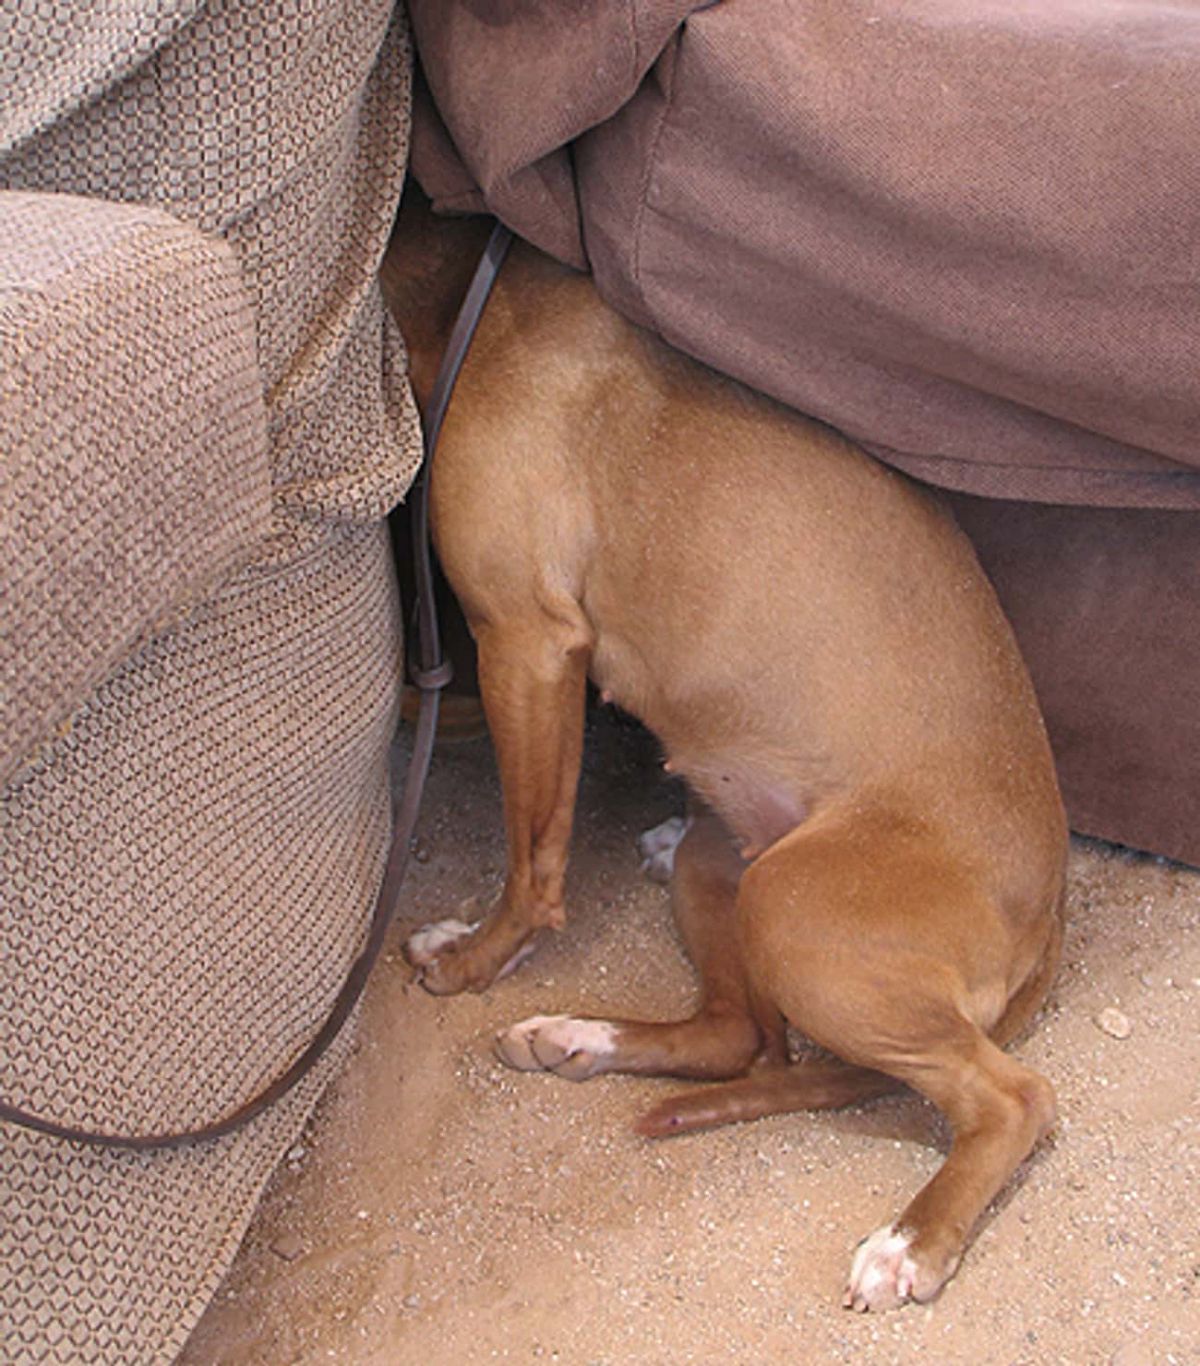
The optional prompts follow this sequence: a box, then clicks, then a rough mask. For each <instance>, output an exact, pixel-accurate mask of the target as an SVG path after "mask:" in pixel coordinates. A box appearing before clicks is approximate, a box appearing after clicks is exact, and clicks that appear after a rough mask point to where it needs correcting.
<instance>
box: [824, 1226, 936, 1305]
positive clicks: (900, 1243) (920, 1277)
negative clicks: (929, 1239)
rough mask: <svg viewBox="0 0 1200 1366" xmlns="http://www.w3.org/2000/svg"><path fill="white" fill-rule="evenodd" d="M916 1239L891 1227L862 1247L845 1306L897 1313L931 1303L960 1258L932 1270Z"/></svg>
mask: <svg viewBox="0 0 1200 1366" xmlns="http://www.w3.org/2000/svg"><path fill="white" fill-rule="evenodd" d="M913 1243H914V1235H913V1234H912V1233H911V1232H909V1231H908V1230H907V1229H902V1228H897V1227H896V1226H895V1225H894V1224H889V1225H887V1226H886V1227H884V1228H877V1229H876V1230H875V1232H874V1233H872V1234H871V1235H870V1237H867V1238H864V1239H863V1240H862V1242H861V1243H859V1245H858V1248H857V1250H856V1251H855V1253H854V1260H853V1262H852V1263H851V1264H850V1280H849V1283H848V1284H847V1286H846V1293H845V1295H844V1296H843V1297H842V1304H843V1305H844V1306H845V1307H846V1308H847V1309H857V1310H859V1311H860V1312H865V1311H866V1310H868V1309H896V1308H898V1307H899V1306H900V1305H902V1304H907V1303H908V1302H909V1300H916V1301H918V1302H920V1303H924V1302H925V1301H926V1300H931V1299H933V1297H934V1296H935V1295H936V1294H937V1292H938V1291H939V1290H940V1289H941V1288H942V1286H943V1285H944V1284H945V1283H946V1281H947V1280H949V1278H950V1277H951V1276H952V1275H953V1274H954V1270H955V1267H957V1265H958V1258H957V1257H955V1258H953V1259H952V1260H951V1262H950V1264H949V1265H946V1266H942V1267H940V1268H935V1267H931V1266H929V1265H927V1264H926V1260H927V1259H926V1260H923V1259H922V1257H921V1254H920V1252H919V1251H918V1250H917V1249H915V1248H914V1247H913Z"/></svg>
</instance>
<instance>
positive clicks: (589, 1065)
mask: <svg viewBox="0 0 1200 1366" xmlns="http://www.w3.org/2000/svg"><path fill="white" fill-rule="evenodd" d="M615 1039H616V1027H615V1026H614V1025H612V1024H610V1023H609V1022H608V1021H607V1020H577V1019H573V1018H572V1017H571V1016H569V1015H534V1016H533V1017H532V1018H530V1019H528V1020H522V1021H521V1023H520V1024H515V1025H513V1026H512V1028H511V1029H507V1030H505V1031H504V1033H503V1034H499V1035H497V1037H496V1056H497V1057H498V1058H499V1059H500V1061H501V1062H503V1063H505V1064H506V1065H507V1066H509V1067H514V1068H516V1069H517V1070H518V1071H521V1072H553V1073H554V1074H555V1075H556V1076H559V1077H565V1078H567V1080H568V1081H583V1080H584V1079H585V1078H587V1077H592V1076H595V1075H596V1073H597V1072H602V1071H604V1070H606V1068H605V1064H606V1062H607V1061H608V1060H609V1059H610V1058H611V1057H612V1055H613V1053H614V1051H615Z"/></svg>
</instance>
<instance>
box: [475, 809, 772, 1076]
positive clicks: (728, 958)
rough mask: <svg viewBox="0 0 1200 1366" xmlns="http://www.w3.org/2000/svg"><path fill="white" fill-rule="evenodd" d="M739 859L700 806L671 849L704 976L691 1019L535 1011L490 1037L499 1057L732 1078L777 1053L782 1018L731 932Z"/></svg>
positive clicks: (521, 1064)
mask: <svg viewBox="0 0 1200 1366" xmlns="http://www.w3.org/2000/svg"><path fill="white" fill-rule="evenodd" d="M744 866H745V865H744V864H743V862H742V860H741V859H740V858H739V857H738V854H737V853H736V851H735V849H734V847H733V844H732V842H731V840H730V838H729V834H728V832H727V831H726V829H725V827H724V826H723V825H722V824H721V822H720V821H719V820H718V819H717V818H716V817H715V816H713V815H710V814H707V813H706V814H704V815H702V816H700V817H698V818H697V819H696V820H694V821H693V822H692V823H691V825H690V828H688V829H687V832H686V834H685V835H684V836H683V839H682V841H681V843H680V844H679V846H678V849H677V851H676V854H675V868H674V875H673V878H672V884H671V899H672V907H673V910H674V913H675V922H676V924H677V926H678V927H679V932H680V935H681V937H682V939H683V942H684V945H685V947H686V948H687V951H688V954H689V956H690V957H691V959H692V962H693V963H694V964H695V966H696V968H697V971H698V972H699V974H700V980H701V1000H700V1006H699V1008H698V1009H697V1011H696V1013H695V1014H694V1015H692V1017H691V1018H690V1019H687V1020H679V1021H675V1022H672V1023H666V1024H657V1023H651V1022H646V1021H638V1020H594V1019H580V1018H576V1017H572V1016H567V1015H554V1016H544V1015H539V1016H534V1017H533V1018H532V1019H529V1020H523V1021H522V1022H521V1023H520V1024H517V1025H514V1026H513V1027H512V1028H511V1029H508V1030H506V1031H505V1032H504V1033H503V1034H501V1035H500V1036H499V1037H498V1038H497V1040H496V1051H497V1053H498V1055H499V1057H500V1058H501V1060H502V1061H503V1062H506V1063H507V1064H508V1065H509V1066H510V1067H515V1068H518V1069H520V1070H522V1071H548V1072H554V1073H555V1074H556V1075H558V1076H561V1077H568V1078H570V1079H571V1080H574V1081H581V1080H583V1079H584V1078H586V1077H591V1076H596V1075H597V1074H599V1073H601V1072H628V1073H635V1074H640V1075H643V1076H675V1077H691V1078H696V1079H717V1078H725V1077H738V1076H742V1075H743V1074H744V1073H746V1072H747V1071H748V1070H749V1068H750V1066H751V1064H752V1063H753V1062H754V1061H755V1059H756V1058H759V1057H761V1056H764V1055H765V1056H768V1057H772V1058H775V1059H779V1058H781V1057H782V1056H783V1055H784V1048H785V1041H784V1033H783V1030H784V1025H783V1020H782V1018H781V1017H780V1016H779V1014H778V1012H776V1011H763V1010H760V1009H758V1008H757V1006H756V1003H755V1002H754V1001H753V1000H752V999H751V995H750V992H749V990H748V987H747V983H746V975H745V972H744V970H743V968H742V961H741V955H740V953H739V951H738V946H737V937H736V934H735V932H734V906H735V901H736V897H737V887H738V881H739V879H740V878H741V875H742V870H743V868H744Z"/></svg>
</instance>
